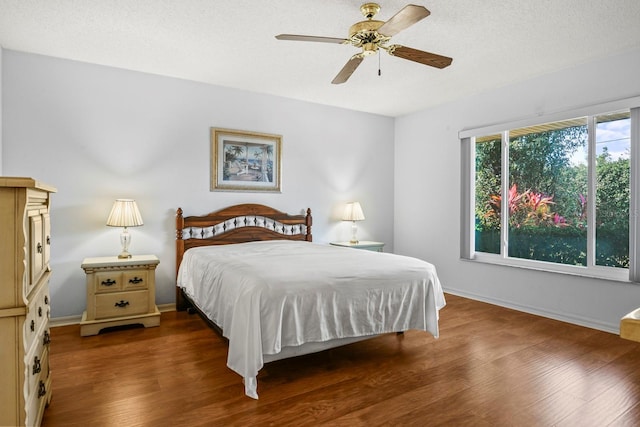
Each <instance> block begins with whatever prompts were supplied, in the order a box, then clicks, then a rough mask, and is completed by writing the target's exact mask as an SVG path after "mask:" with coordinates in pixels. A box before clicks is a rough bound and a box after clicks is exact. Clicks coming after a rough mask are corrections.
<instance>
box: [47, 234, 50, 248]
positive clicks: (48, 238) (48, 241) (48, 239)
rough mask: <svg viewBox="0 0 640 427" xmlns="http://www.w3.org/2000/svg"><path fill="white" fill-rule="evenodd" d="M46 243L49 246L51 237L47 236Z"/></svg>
mask: <svg viewBox="0 0 640 427" xmlns="http://www.w3.org/2000/svg"><path fill="white" fill-rule="evenodd" d="M47 245H49V246H51V237H50V236H47Z"/></svg>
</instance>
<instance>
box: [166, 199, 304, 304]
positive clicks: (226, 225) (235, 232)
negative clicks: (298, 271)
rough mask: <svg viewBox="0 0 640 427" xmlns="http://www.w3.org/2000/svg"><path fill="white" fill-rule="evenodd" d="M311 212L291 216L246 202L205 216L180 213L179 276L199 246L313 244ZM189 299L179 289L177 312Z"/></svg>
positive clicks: (177, 246) (178, 217)
mask: <svg viewBox="0 0 640 427" xmlns="http://www.w3.org/2000/svg"><path fill="white" fill-rule="evenodd" d="M311 225H312V219H311V209H307V213H306V215H289V214H286V213H284V212H280V211H279V210H277V209H274V208H271V207H269V206H264V205H258V204H252V203H246V204H242V205H235V206H230V207H228V208H224V209H221V210H219V211H215V212H211V213H208V214H206V215H202V216H187V217H185V216H183V215H182V209H181V208H178V210H177V212H176V277H177V274H178V269H179V268H180V263H181V262H182V257H183V256H184V253H185V251H187V250H189V249H191V248H195V247H198V246H211V245H227V244H230V243H244V242H255V241H260V240H283V239H285V240H303V241H307V242H311V241H312V235H311ZM185 308H186V300H185V299H184V295H183V294H182V290H181V289H180V288H178V287H176V309H178V310H184V309H185Z"/></svg>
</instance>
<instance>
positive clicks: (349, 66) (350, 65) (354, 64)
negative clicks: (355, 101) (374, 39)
mask: <svg viewBox="0 0 640 427" xmlns="http://www.w3.org/2000/svg"><path fill="white" fill-rule="evenodd" d="M363 59H364V55H362V54H361V53H358V54H355V55H353V56H352V57H351V59H349V60H348V61H347V63H346V64H345V65H344V67H342V70H340V72H339V73H338V75H337V76H336V77H335V78H334V79H333V80H332V81H331V83H333V84H334V85H339V84H340V83H344V82H346V81H347V80H349V77H351V74H353V72H354V71H355V70H356V68H358V65H360V63H361V62H362V60H363Z"/></svg>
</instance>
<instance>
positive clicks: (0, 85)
mask: <svg viewBox="0 0 640 427" xmlns="http://www.w3.org/2000/svg"><path fill="white" fill-rule="evenodd" d="M3 52H4V50H3V49H2V46H0V175H2V134H3V132H2V104H3V101H2V54H3Z"/></svg>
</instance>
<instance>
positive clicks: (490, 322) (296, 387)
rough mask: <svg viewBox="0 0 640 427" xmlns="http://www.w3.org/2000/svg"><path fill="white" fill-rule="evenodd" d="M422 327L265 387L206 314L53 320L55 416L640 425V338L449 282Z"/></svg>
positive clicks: (293, 371)
mask: <svg viewBox="0 0 640 427" xmlns="http://www.w3.org/2000/svg"><path fill="white" fill-rule="evenodd" d="M447 303H448V305H447V307H445V309H443V310H442V312H441V317H440V338H439V339H434V338H433V337H431V336H430V335H429V334H427V333H425V332H420V331H407V332H406V333H405V334H404V335H403V336H396V335H395V334H387V335H383V336H380V337H377V338H374V339H371V340H367V341H364V342H360V343H356V344H352V345H349V346H345V347H341V348H337V349H333V350H329V351H325V352H321V353H317V354H311V355H306V356H302V357H298V358H294V359H288V360H283V361H278V362H273V363H270V364H267V365H266V366H265V368H264V369H263V370H262V371H261V372H260V375H259V376H258V383H259V388H258V391H259V393H260V399H259V400H257V401H256V400H253V399H250V398H248V397H246V396H244V387H243V385H242V382H241V378H240V377H239V376H238V375H237V374H235V373H234V372H232V371H231V370H229V369H228V368H227V367H226V355H227V343H226V341H225V340H224V339H222V338H221V337H220V336H218V335H217V334H216V333H215V332H214V331H213V330H211V329H210V328H209V327H208V326H207V325H206V323H205V322H204V321H202V319H200V318H199V317H198V316H194V315H189V314H187V313H185V312H167V313H163V314H162V320H161V325H160V326H159V327H157V328H149V329H145V328H121V329H120V330H116V331H110V332H106V333H102V334H100V335H97V336H94V337H80V334H79V326H77V325H76V326H66V327H60V328H54V329H53V330H52V332H51V335H52V339H53V343H52V344H51V370H52V376H53V400H52V402H51V405H50V406H49V408H48V409H47V411H46V412H45V417H44V420H43V425H44V426H46V427H51V426H114V425H118V426H124V425H126V426H157V425H172V426H212V425H213V426H217V425H223V426H224V425H278V426H286V425H295V426H307V425H332V426H343V425H344V426H347V425H348V426H365V425H366V426H378V425H394V426H395V425H416V426H418V425H419V426H425V425H428V426H439V425H443V426H444V425H447V426H450V425H456V426H464V425H470V426H480V427H482V426H513V425H517V426H541V425H542V426H546V425H549V426H551V425H553V426H555V425H558V426H575V425H580V426H589V425H598V426H607V425H612V426H614V425H615V426H617V425H640V370H639V369H638V367H639V366H640V351H639V350H640V344H639V343H635V342H631V341H626V340H622V339H620V338H619V337H617V336H615V335H612V334H608V333H605V332H600V331H596V330H592V329H588V328H583V327H579V326H575V325H569V324H566V323H562V322H558V321H555V320H550V319H545V318H542V317H538V316H533V315H529V314H526V313H521V312H517V311H513V310H509V309H505V308H501V307H496V306H493V305H490V304H486V303H482V302H478V301H473V300H469V299H465V298H460V297H456V296H453V295H447Z"/></svg>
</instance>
